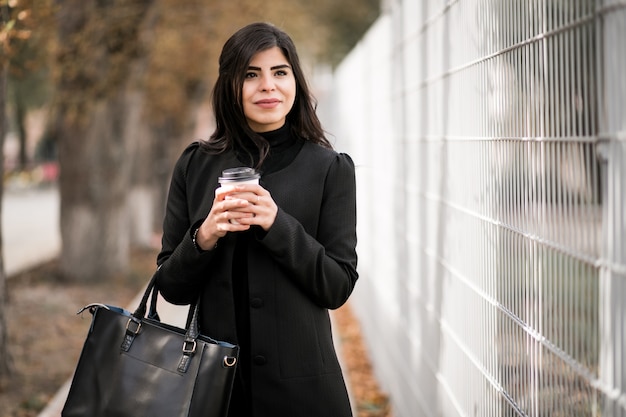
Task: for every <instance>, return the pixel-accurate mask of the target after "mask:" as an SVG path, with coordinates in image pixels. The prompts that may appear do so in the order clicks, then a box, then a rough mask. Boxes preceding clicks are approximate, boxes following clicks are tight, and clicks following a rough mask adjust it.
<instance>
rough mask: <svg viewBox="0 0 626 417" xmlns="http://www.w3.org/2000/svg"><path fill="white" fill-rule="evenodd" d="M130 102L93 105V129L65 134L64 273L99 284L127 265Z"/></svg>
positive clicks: (65, 129) (121, 96) (61, 160)
mask: <svg viewBox="0 0 626 417" xmlns="http://www.w3.org/2000/svg"><path fill="white" fill-rule="evenodd" d="M125 119H126V99H125V97H124V93H123V92H120V93H118V95H117V96H116V97H111V98H108V99H106V100H100V101H98V102H97V103H94V106H93V109H92V110H91V112H90V122H89V126H87V127H86V128H85V129H82V128H80V127H76V126H72V125H69V126H67V125H64V126H63V127H62V128H61V135H60V138H61V141H60V147H59V164H60V166H61V175H60V181H59V184H60V193H61V239H62V242H63V249H62V255H61V259H60V269H61V273H62V274H63V275H64V276H66V277H68V278H70V279H81V280H94V281H95V280H100V279H103V278H106V277H108V276H110V275H112V274H116V273H120V272H124V271H126V269H127V268H128V263H129V239H130V235H129V219H128V211H127V199H128V187H129V172H128V171H129V165H130V164H129V157H130V155H129V154H130V153H131V152H130V148H129V141H128V140H127V139H126V138H127V136H126V134H125V132H124V130H125V129H124V126H125V124H126V123H125V121H126V120H125Z"/></svg>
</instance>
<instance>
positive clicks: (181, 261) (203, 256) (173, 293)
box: [157, 143, 213, 304]
mask: <svg viewBox="0 0 626 417" xmlns="http://www.w3.org/2000/svg"><path fill="white" fill-rule="evenodd" d="M197 149H198V144H197V143H194V144H192V145H190V146H189V147H187V149H185V151H184V152H183V154H182V155H181V157H180V158H179V159H178V161H177V162H176V165H175V166H174V171H173V173H172V180H171V183H170V189H169V193H168V197H167V205H166V208H165V217H164V220H163V237H162V242H161V252H160V253H159V255H158V256H157V265H158V267H159V269H158V271H157V286H158V289H159V291H160V292H161V294H162V295H163V297H164V298H165V299H166V300H167V301H169V302H171V303H174V304H189V303H191V302H193V301H195V300H196V298H197V296H198V293H199V291H200V288H201V285H202V279H203V276H204V273H205V271H206V267H207V265H208V264H209V263H210V262H211V259H212V258H213V251H198V250H197V249H196V247H195V246H194V244H193V240H192V234H193V231H194V230H195V228H196V227H198V226H199V224H191V221H192V220H191V219H190V218H189V207H188V202H189V199H188V198H187V171H188V167H189V164H190V161H191V159H192V158H193V155H194V154H195V152H196V150H197ZM196 223H198V222H196Z"/></svg>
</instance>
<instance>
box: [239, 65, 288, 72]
mask: <svg viewBox="0 0 626 417" xmlns="http://www.w3.org/2000/svg"><path fill="white" fill-rule="evenodd" d="M282 68H291V67H290V66H289V64H281V65H275V66H273V67H271V68H270V70H271V71H274V70H277V69H282ZM248 69H249V70H252V71H261V68H260V67H253V66H249V67H248Z"/></svg>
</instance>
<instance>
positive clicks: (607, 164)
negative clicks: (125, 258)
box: [331, 0, 626, 417]
mask: <svg viewBox="0 0 626 417" xmlns="http://www.w3.org/2000/svg"><path fill="white" fill-rule="evenodd" d="M385 11H386V13H385V14H384V15H383V17H381V18H380V19H379V21H378V22H377V23H376V24H375V25H374V26H373V27H372V28H371V30H370V31H369V32H368V34H367V35H366V36H365V37H364V39H363V40H362V41H361V43H360V44H359V45H358V46H357V47H356V48H355V49H354V50H353V51H352V53H351V54H350V55H349V56H348V57H347V58H346V60H345V61H344V62H343V63H342V64H341V66H340V67H339V68H338V69H337V71H336V73H335V86H334V99H335V101H334V105H335V107H334V112H333V114H334V115H335V116H336V117H335V118H334V119H333V125H332V129H331V130H332V131H333V132H334V133H336V135H337V137H338V138H340V139H341V140H342V141H344V143H347V146H346V148H347V150H348V151H349V152H350V154H351V155H352V156H353V158H354V159H355V162H356V164H357V175H358V187H359V189H358V196H359V255H360V261H359V262H360V266H359V268H360V273H361V277H362V278H361V280H360V282H359V284H358V288H357V291H356V294H355V301H354V302H355V304H356V308H357V311H358V312H359V315H360V317H361V319H362V321H363V327H364V329H365V332H366V335H367V337H368V341H369V346H370V349H371V352H372V356H373V358H374V361H375V362H376V364H377V369H378V372H379V375H380V378H381V380H382V381H383V384H384V385H385V387H386V388H387V390H388V391H389V392H390V394H391V397H392V401H393V404H394V408H395V414H396V417H415V416H564V417H565V416H568V417H572V416H574V417H583V416H605V417H606V416H618V417H624V416H626V319H625V317H626V204H625V201H626V75H625V74H626V72H625V71H626V70H625V68H626V2H625V1H623V0H611V1H608V0H607V1H602V0H571V1H562V0H529V1H522V2H520V1H515V0H504V1H503V0H456V1H454V0H451V1H445V2H441V1H435V0H428V1H427V0H398V1H395V2H388V3H385Z"/></svg>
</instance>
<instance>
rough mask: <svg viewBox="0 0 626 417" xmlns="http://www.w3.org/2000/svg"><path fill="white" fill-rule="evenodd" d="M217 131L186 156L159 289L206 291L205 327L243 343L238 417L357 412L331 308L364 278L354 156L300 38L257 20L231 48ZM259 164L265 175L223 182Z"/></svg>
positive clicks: (169, 295)
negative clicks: (343, 148) (302, 57)
mask: <svg viewBox="0 0 626 417" xmlns="http://www.w3.org/2000/svg"><path fill="white" fill-rule="evenodd" d="M213 108H214V111H215V118H216V129H215V132H214V133H213V134H212V135H211V137H210V139H209V140H208V141H205V142H200V143H194V144H192V145H190V146H189V147H188V148H187V149H186V150H185V151H184V152H183V154H182V156H181V157H180V159H179V160H178V162H177V164H176V166H175V169H174V173H173V177H172V183H171V186H170V191H169V196H168V201H167V209H166V214H165V219H164V223H163V241H162V250H161V252H160V254H159V255H158V259H157V263H158V264H159V266H160V269H159V271H158V275H157V285H158V287H159V290H160V291H161V292H162V294H163V296H164V297H165V298H166V299H167V300H168V301H170V302H172V303H176V304H187V303H190V302H193V301H195V300H196V299H197V298H198V295H199V294H201V297H200V303H201V304H200V305H201V317H200V327H201V329H202V332H203V333H204V334H207V335H210V336H211V337H214V338H217V339H221V340H226V341H229V342H233V343H236V344H238V345H239V346H240V349H241V350H240V358H239V366H238V370H237V375H236V380H235V384H234V388H233V395H232V399H231V403H230V411H229V415H230V416H246V417H250V416H254V417H270V416H271V417H280V416H285V417H298V416H302V417H315V416H320V417H321V416H324V417H326V416H332V417H344V416H351V415H352V413H351V410H350V404H349V400H348V395H347V392H346V387H345V384H344V380H343V377H342V374H341V369H340V367H339V363H338V361H337V357H336V354H335V350H334V346H333V341H332V336H331V325H330V320H329V314H328V309H334V308H338V307H340V306H341V305H342V304H344V303H345V301H346V300H347V299H348V297H349V296H350V294H351V293H352V290H353V288H354V285H355V283H356V280H357V277H358V275H357V272H356V264H357V256H356V250H355V247H356V196H355V194H356V191H355V188H356V187H355V173H354V164H353V162H352V160H351V159H350V157H349V156H348V155H346V154H340V153H337V152H335V151H333V150H332V147H331V145H330V143H329V142H328V141H327V139H326V138H325V137H324V132H323V130H322V127H321V125H320V122H319V120H318V118H317V116H316V114H315V109H314V101H313V99H312V97H311V94H310V92H309V89H308V87H307V83H306V80H305V78H304V75H303V73H302V69H301V67H300V62H299V59H298V55H297V53H296V49H295V46H294V44H293V42H292V40H291V39H290V38H289V36H288V35H287V34H285V33H284V32H283V31H281V30H279V29H277V28H276V27H274V26H272V25H269V24H265V23H255V24H251V25H249V26H246V27H244V28H242V29H240V30H239V31H238V32H236V33H235V34H234V35H233V36H232V37H231V38H230V39H229V40H228V41H227V42H226V43H225V45H224V48H223V50H222V53H221V56H220V60H219V77H218V79H217V82H216V84H215V88H214V91H213ZM239 166H249V167H254V168H256V169H257V170H258V171H259V172H260V173H261V179H260V184H259V185H255V184H246V185H240V186H235V187H222V188H220V187H219V184H218V177H220V175H221V173H222V171H223V170H224V169H226V168H233V167H239Z"/></svg>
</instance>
